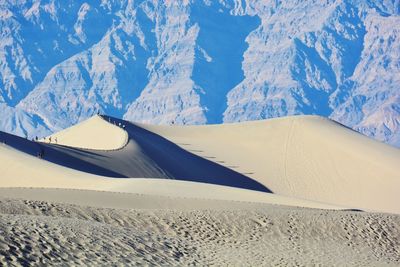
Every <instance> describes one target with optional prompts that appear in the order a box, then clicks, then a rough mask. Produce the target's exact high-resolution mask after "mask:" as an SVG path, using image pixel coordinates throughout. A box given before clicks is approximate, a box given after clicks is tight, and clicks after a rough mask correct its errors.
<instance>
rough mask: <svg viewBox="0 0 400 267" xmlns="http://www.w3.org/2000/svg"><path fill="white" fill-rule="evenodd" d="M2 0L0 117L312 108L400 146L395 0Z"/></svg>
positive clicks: (215, 115) (33, 123) (219, 116)
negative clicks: (0, 112) (0, 111)
mask: <svg viewBox="0 0 400 267" xmlns="http://www.w3.org/2000/svg"><path fill="white" fill-rule="evenodd" d="M377 2H379V3H377ZM0 6H1V8H0V108H2V116H1V118H0V129H1V130H5V131H8V132H14V133H17V134H20V135H28V134H29V135H30V136H32V135H43V134H48V133H50V132H52V131H56V130H59V129H61V128H64V127H67V126H69V125H71V124H74V123H77V122H78V121H80V120H83V119H85V118H87V117H89V116H91V115H92V114H93V113H96V112H97V111H100V112H103V113H107V114H110V115H113V116H118V117H124V118H125V119H128V120H134V121H142V122H149V123H170V122H172V121H175V123H181V124H184V123H185V124H203V123H223V122H233V121H244V120H255V119H264V118H271V117H278V116H285V115H293V114H318V115H323V116H326V117H331V118H333V119H335V120H337V121H338V122H340V123H343V124H345V125H347V126H349V127H351V128H353V129H355V130H358V131H360V132H362V133H364V134H366V135H369V136H371V137H374V138H376V139H378V140H381V141H384V142H387V143H390V144H393V145H397V146H400V126H399V125H400V35H399V31H400V26H399V25H400V7H399V2H398V1H397V0H393V1H368V0H365V1H347V0H342V1H312V0H309V1H296V0H291V1H250V0H248V1H244V0H241V1H240V0H237V1H233V0H220V1H207V0H204V1H201V0H196V1H156V0H147V1H128V0H127V1H111V0H109V1H106V0H103V1H75V0H74V1H72V0H71V1H59V0H48V1H17V0H14V1H6V2H3V3H0Z"/></svg>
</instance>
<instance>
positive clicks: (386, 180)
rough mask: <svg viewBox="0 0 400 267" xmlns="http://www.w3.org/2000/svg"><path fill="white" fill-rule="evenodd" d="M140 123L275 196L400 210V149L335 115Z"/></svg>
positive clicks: (380, 209)
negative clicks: (334, 118) (233, 121)
mask: <svg viewBox="0 0 400 267" xmlns="http://www.w3.org/2000/svg"><path fill="white" fill-rule="evenodd" d="M138 125H139V126H140V127H143V128H145V129H147V130H149V131H152V132H154V133H157V134H159V135H161V136H163V137H165V138H167V139H169V140H171V141H172V142H175V143H177V144H179V145H180V146H181V147H183V148H185V149H187V150H188V151H190V152H191V153H194V154H197V155H199V156H202V157H206V158H207V159H210V160H213V161H215V162H217V163H219V164H221V165H224V166H227V167H230V168H232V169H234V170H236V171H238V172H240V173H243V174H245V175H247V176H248V177H250V178H253V179H254V180H256V181H258V182H260V183H261V184H263V185H264V186H266V187H267V188H268V189H270V190H271V191H272V192H274V193H276V194H280V195H286V196H292V197H299V198H305V199H309V200H318V201H321V202H326V203H334V204H337V205H342V206H350V207H358V208H360V209H367V210H377V211H387V212H396V213H400V205H398V203H400V164H399V163H400V150H399V149H397V148H394V147H391V146H388V145H386V144H383V143H380V142H377V141H374V140H372V139H370V138H367V137H365V136H362V135H360V134H359V133H356V132H354V131H352V130H350V129H347V128H345V127H344V126H342V125H340V124H338V123H336V122H333V121H331V120H328V119H324V118H321V117H317V116H295V117H287V118H277V119H270V120H266V121H255V122H243V123H237V124H224V125H210V126H209V125H207V126H184V127H182V126H173V127H172V126H149V125H142V124H138ZM227 150H228V151H227Z"/></svg>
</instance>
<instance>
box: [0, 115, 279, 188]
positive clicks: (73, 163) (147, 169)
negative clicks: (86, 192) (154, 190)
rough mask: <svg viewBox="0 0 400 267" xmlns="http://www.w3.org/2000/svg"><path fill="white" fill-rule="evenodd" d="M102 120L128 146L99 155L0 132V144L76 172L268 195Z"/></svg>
mask: <svg viewBox="0 0 400 267" xmlns="http://www.w3.org/2000/svg"><path fill="white" fill-rule="evenodd" d="M103 118H104V119H105V120H107V121H108V120H109V121H111V122H115V123H116V124H117V125H118V124H119V123H121V124H123V125H125V130H126V131H127V132H128V134H129V141H128V144H127V145H126V146H125V147H124V148H122V149H120V150H111V151H102V150H88V149H78V148H72V147H66V146H61V145H56V144H46V143H39V142H32V141H30V140H27V139H24V138H21V137H17V136H14V135H10V134H7V133H3V132H0V141H3V140H5V141H6V143H7V145H9V146H11V147H14V148H15V149H18V150H20V151H23V152H25V153H28V154H31V155H33V156H37V155H38V153H39V152H41V151H42V152H44V157H43V159H45V160H47V161H50V162H53V163H55V164H59V165H62V166H65V167H69V168H73V169H76V170H80V171H84V172H88V173H92V174H97V175H102V176H108V177H130V178H166V179H176V180H185V181H194V182H203V183H210V184H218V185H225V186H232V187H238V188H244V189H251V190H257V191H262V192H271V191H270V190H269V189H268V188H266V187H265V186H263V185H262V184H260V183H258V182H257V181H255V180H253V179H251V178H249V177H247V176H245V175H243V174H241V173H238V172H235V171H233V170H231V169H229V168H226V167H224V166H221V165H219V164H217V163H215V162H212V161H210V160H207V159H205V158H202V157H199V156H197V155H195V154H192V153H190V152H189V151H186V150H184V149H182V148H181V147H179V146H177V145H176V144H174V143H172V142H170V141H168V140H167V139H165V138H163V137H161V136H159V135H157V134H154V133H152V132H150V131H147V130H145V129H143V128H140V127H138V126H136V125H134V124H131V123H129V122H126V121H123V120H119V119H115V118H112V117H108V116H103Z"/></svg>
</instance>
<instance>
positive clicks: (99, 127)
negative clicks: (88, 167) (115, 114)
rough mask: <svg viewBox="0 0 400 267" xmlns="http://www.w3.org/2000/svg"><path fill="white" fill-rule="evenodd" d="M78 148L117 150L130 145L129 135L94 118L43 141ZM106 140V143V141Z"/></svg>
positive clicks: (97, 117) (99, 118) (42, 140)
mask: <svg viewBox="0 0 400 267" xmlns="http://www.w3.org/2000/svg"><path fill="white" fill-rule="evenodd" d="M49 138H51V140H52V143H55V142H56V140H57V144H59V145H64V146H71V147H77V148H86V149H97V150H116V149H121V148H122V147H124V146H125V145H126V144H127V143H128V139H129V136H128V133H127V132H126V131H124V130H123V129H122V128H121V127H119V126H117V125H113V124H111V123H108V122H106V121H105V120H104V119H103V118H102V117H100V116H93V117H91V118H89V119H88V120H85V121H83V122H81V123H79V124H77V125H74V126H72V127H69V128H67V129H65V130H62V131H60V132H57V133H55V134H53V135H50V136H48V137H47V138H46V139H41V140H40V141H41V142H49V140H50V139H49ZM105 140H106V141H105Z"/></svg>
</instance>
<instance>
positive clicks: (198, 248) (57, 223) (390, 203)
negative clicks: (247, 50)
mask: <svg viewBox="0 0 400 267" xmlns="http://www.w3.org/2000/svg"><path fill="white" fill-rule="evenodd" d="M141 126H142V127H144V128H146V129H148V130H150V131H152V132H155V133H157V134H160V135H162V136H164V137H165V138H167V139H169V140H171V141H173V142H175V143H177V144H178V145H180V146H181V147H182V148H184V149H187V150H188V151H190V152H192V153H195V154H197V155H199V156H202V157H205V158H207V159H209V160H212V161H215V162H217V163H219V164H221V165H224V166H227V167H229V168H231V169H233V170H235V171H238V172H240V173H244V174H246V175H247V176H249V177H251V178H253V179H255V180H257V181H259V182H261V183H263V184H264V185H265V186H267V187H268V188H270V189H271V190H272V191H273V192H274V194H270V193H263V192H256V191H251V190H245V189H240V188H233V187H228V186H220V185H214V184H204V183H198V182H187V181H177V180H167V179H122V178H109V177H104V176H98V175H93V174H89V173H85V172H81V171H77V170H74V169H72V168H67V167H63V166H60V165H56V164H53V163H50V162H48V161H46V160H42V159H38V158H36V157H33V156H30V155H28V154H25V153H24V152H21V151H19V150H16V149H14V148H11V147H10V146H8V145H5V144H0V233H1V235H0V265H4V264H15V265H29V264H32V265H43V264H61V265H64V264H68V265H109V264H111V263H120V264H124V265H168V266H172V265H180V266H181V265H231V266H232V265H236V266H238V265H239V266H243V265H246V266H262V265H263V266H278V265H280V266H291V265H293V266H295V265H297V266H299V265H300V266H302V265H305V266H310V265H325V266H344V265H346V266H383V265H387V266H396V265H399V264H400V250H399V248H400V215H394V214H384V213H372V212H354V211H343V210H340V209H343V208H362V209H365V210H377V211H383V212H392V213H399V214H400V207H399V205H398V203H400V192H399V190H400V177H399V174H400V169H399V168H400V167H399V166H398V165H399V164H398V163H399V162H400V161H399V160H400V154H399V153H400V152H399V150H398V149H395V148H392V147H389V146H387V145H384V144H382V143H378V142H375V141H373V140H371V139H368V138H366V137H363V136H361V135H359V134H357V133H355V132H353V131H351V130H348V129H346V128H344V127H343V126H341V125H338V124H336V123H334V122H331V121H329V120H326V119H321V118H319V117H314V116H299V117H289V118H283V119H273V120H267V121H260V122H247V123H240V124H230V125H218V126H191V127H180V126H146V125H141ZM110 135H112V136H113V137H110ZM55 136H57V139H58V141H59V143H60V142H63V144H65V145H68V146H75V147H81V148H86V149H89V148H91V149H98V150H113V152H112V153H117V154H118V153H119V154H118V155H119V156H121V157H122V156H123V155H126V153H128V152H129V151H131V150H129V148H125V145H126V143H127V141H128V138H127V135H126V132H125V131H124V130H122V129H121V128H118V127H116V126H114V125H110V124H108V123H107V122H106V121H104V120H103V119H101V118H99V117H94V118H92V119H90V120H88V121H86V122H83V123H81V124H79V125H77V126H74V127H73V128H71V129H69V130H68V129H67V130H65V131H62V132H60V133H57V134H55V135H53V138H54V137H55ZM94 136H96V137H95V138H93V140H92V137H94ZM81 137H83V139H81ZM132 138H134V137H132ZM110 139H112V140H110ZM53 140H54V139H53ZM64 142H65V143H64ZM138 144H139V143H138ZM154 145H157V144H154ZM118 149H121V150H118ZM137 150H138V151H141V148H140V147H137ZM135 151H136V150H135ZM78 152H79V151H78ZM142 152H143V151H142ZM110 153H111V152H110ZM101 155H104V156H106V155H107V154H101ZM110 155H111V154H110ZM113 155H115V154H113ZM137 155H139V156H140V155H142V154H141V153H138V154H137ZM143 155H146V154H145V153H144V152H143ZM138 162H140V161H138ZM151 162H152V161H151V159H150V160H147V159H146V160H143V164H150V163H151ZM396 163H397V164H396ZM305 199H308V200H305ZM326 203H330V204H326ZM301 207H308V208H301ZM309 208H314V209H309ZM315 208H317V209H315Z"/></svg>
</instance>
